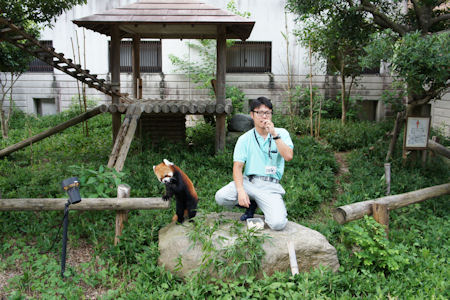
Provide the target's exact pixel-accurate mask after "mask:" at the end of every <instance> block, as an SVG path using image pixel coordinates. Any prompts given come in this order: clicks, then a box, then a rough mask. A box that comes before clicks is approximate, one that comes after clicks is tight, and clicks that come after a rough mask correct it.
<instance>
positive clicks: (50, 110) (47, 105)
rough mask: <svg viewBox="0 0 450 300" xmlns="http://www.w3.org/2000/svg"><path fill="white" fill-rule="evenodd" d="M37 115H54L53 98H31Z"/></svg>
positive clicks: (54, 105)
mask: <svg viewBox="0 0 450 300" xmlns="http://www.w3.org/2000/svg"><path fill="white" fill-rule="evenodd" d="M33 100H34V108H35V111H36V114H37V115H38V116H48V115H56V104H55V98H33Z"/></svg>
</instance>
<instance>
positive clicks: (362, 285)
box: [0, 112, 450, 299]
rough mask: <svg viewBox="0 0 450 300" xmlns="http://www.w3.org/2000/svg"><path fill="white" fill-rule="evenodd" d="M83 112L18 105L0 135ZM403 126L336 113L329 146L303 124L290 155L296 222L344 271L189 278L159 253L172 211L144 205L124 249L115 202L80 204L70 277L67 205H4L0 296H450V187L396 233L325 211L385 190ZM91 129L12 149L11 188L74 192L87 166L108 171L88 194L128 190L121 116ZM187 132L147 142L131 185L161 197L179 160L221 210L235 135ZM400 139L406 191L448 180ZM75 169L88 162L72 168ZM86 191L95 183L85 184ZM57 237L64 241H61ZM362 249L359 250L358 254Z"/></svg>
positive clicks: (407, 214)
mask: <svg viewBox="0 0 450 300" xmlns="http://www.w3.org/2000/svg"><path fill="white" fill-rule="evenodd" d="M73 114H74V113H73V112H67V113H64V114H61V115H58V116H51V117H43V118H34V117H30V116H25V115H23V114H21V115H18V116H16V117H15V118H14V119H13V120H12V125H11V131H10V139H8V140H0V148H4V147H5V146H7V145H11V144H13V143H15V142H18V141H20V140H22V139H24V138H26V137H28V136H30V135H31V134H36V133H38V132H40V131H42V130H45V129H47V128H49V127H51V126H54V125H56V124H58V123H60V122H62V121H65V120H67V119H68V118H70V117H72V116H73ZM278 122H279V121H278ZM277 124H278V123H277ZM296 124H297V125H296V126H297V127H296V131H298V132H300V133H302V132H308V129H307V128H306V127H305V126H304V125H305V124H307V121H305V120H300V119H299V120H296ZM302 124H303V125H302ZM391 124H392V123H389V122H386V123H366V122H361V123H359V122H352V123H351V124H349V125H348V127H339V121H338V120H324V121H323V127H322V130H323V131H322V134H321V136H322V138H323V139H324V140H322V141H321V143H318V142H316V141H315V140H314V139H312V138H310V137H305V136H295V135H293V134H292V137H293V142H294V145H295V150H294V152H295V157H294V159H293V160H292V161H291V162H288V163H287V164H286V172H285V176H284V178H283V181H282V184H283V187H284V188H285V190H286V196H285V202H286V206H287V208H288V214H289V216H288V218H289V219H290V220H291V221H295V222H298V223H301V224H303V225H305V226H309V227H311V228H313V229H315V230H318V231H319V232H321V233H322V234H324V235H325V236H326V238H327V239H328V240H329V242H330V243H331V244H332V245H333V246H335V247H336V249H337V251H338V257H339V261H340V264H341V267H340V270H339V272H337V273H333V272H330V271H329V270H326V269H317V270H313V271H312V272H310V273H302V274H299V275H297V276H295V277H293V276H291V275H290V274H289V272H283V273H276V274H274V275H272V276H270V277H265V278H263V279H255V277H253V276H246V277H237V278H235V280H232V281H228V280H227V281H225V280H220V279H210V280H209V281H201V280H199V278H196V277H195V276H193V277H192V278H189V279H187V280H182V279H181V278H178V277H176V276H174V275H172V274H171V273H169V272H167V271H166V270H165V269H164V268H162V267H160V266H158V263H157V261H158V255H159V251H158V231H159V229H161V228H162V227H163V226H165V225H166V224H168V223H169V222H170V220H171V216H172V215H173V213H174V207H172V208H171V209H169V210H154V211H145V210H141V211H131V212H130V214H129V221H128V223H127V224H126V226H125V228H124V231H123V236H122V238H121V242H120V243H119V245H118V246H113V239H114V222H115V213H114V212H109V211H98V212H95V211H91V212H78V211H71V212H70V227H69V239H70V241H69V245H68V249H69V257H71V258H72V259H75V257H74V255H80V257H79V258H78V259H79V261H78V262H77V263H74V264H71V263H68V265H67V266H66V272H67V278H66V279H65V280H62V279H61V278H60V276H59V272H60V267H59V259H60V258H59V256H60V253H59V251H60V247H61V244H60V240H61V238H60V236H61V233H60V232H58V230H59V226H60V223H61V219H62V212H59V211H58V212H20V211H17V212H12V211H9V212H0V277H1V274H11V277H10V278H8V282H7V284H6V286H3V287H0V298H1V297H2V296H5V297H6V298H7V299H25V298H27V299H61V298H66V299H80V298H83V297H92V295H96V294H95V292H96V291H99V292H100V293H101V295H97V296H95V297H96V298H102V299H155V298H160V299H180V298H182V299H199V298H200V299H204V298H210V299H235V298H239V299H283V298H293V299H317V298H323V299H336V298H337V299H348V298H352V297H354V298H369V299H380V298H389V297H392V298H399V299H411V298H413V299H430V298H435V299H448V298H449V297H450V295H449V292H448V290H450V288H449V284H448V278H449V275H450V274H449V273H450V271H449V270H450V268H448V262H449V255H448V253H449V245H450V244H449V242H448V238H447V237H448V236H450V232H449V231H450V226H449V225H450V224H449V223H450V222H449V221H450V220H449V205H448V203H449V201H448V200H449V197H448V196H444V197H440V198H437V199H431V200H427V201H425V202H423V203H421V204H416V205H411V206H408V207H405V208H402V209H398V210H394V211H391V212H390V239H389V240H386V239H384V237H383V235H382V234H381V235H380V232H382V229H380V228H379V227H377V224H376V223H374V222H373V220H372V219H371V218H369V219H363V220H358V221H354V222H351V223H349V224H346V225H338V224H337V223H335V222H334V221H333V220H332V218H331V216H330V215H329V213H328V214H325V217H324V213H323V210H325V209H328V210H330V209H332V208H333V204H332V203H335V204H334V205H342V204H347V203H353V202H357V201H363V200H367V199H373V198H377V197H381V196H383V195H384V194H385V190H386V187H385V183H384V179H383V174H384V168H383V163H384V161H383V160H384V156H385V153H386V150H387V145H388V142H389V141H387V140H385V139H383V136H384V134H385V133H386V131H387V130H388V129H389V128H390V126H391ZM89 132H90V136H89V137H85V136H83V134H82V128H81V125H78V126H74V127H72V128H69V129H67V130H66V131H64V132H62V133H60V134H57V135H54V136H52V137H50V138H47V139H45V140H42V141H40V142H38V143H36V144H34V145H33V146H32V147H27V148H24V149H22V150H20V151H17V152H15V153H13V154H11V155H10V156H8V157H6V158H4V159H1V160H0V191H1V193H2V197H3V198H34V197H36V198H53V197H55V198H56V197H58V198H59V197H66V195H65V194H64V193H63V191H62V190H61V187H60V182H61V181H62V180H63V179H65V178H67V177H71V176H80V174H78V173H77V172H87V171H80V170H92V171H93V172H91V174H95V176H94V179H92V180H93V181H94V184H92V182H91V185H90V186H89V193H95V188H92V187H93V186H95V180H98V182H100V181H101V182H102V184H104V185H106V187H105V189H102V193H103V192H106V193H109V196H110V197H115V194H114V191H115V187H114V186H112V185H113V182H114V181H113V180H109V181H108V180H106V179H105V178H106V177H107V176H109V175H108V173H107V172H106V171H105V170H104V169H102V166H104V165H106V163H107V160H108V155H109V152H110V150H111V148H112V141H111V118H110V116H109V115H100V116H98V117H95V118H93V119H91V120H90V121H89ZM188 140H189V145H188V144H187V143H181V144H176V143H170V142H168V143H164V144H161V145H159V146H147V144H148V143H142V144H141V143H140V142H139V141H134V142H133V144H132V147H131V149H130V152H129V154H128V158H127V160H126V163H125V167H124V169H123V173H124V175H123V176H122V177H121V181H122V182H125V183H128V184H129V185H130V186H131V197H159V196H161V195H162V193H163V186H162V185H161V184H160V183H159V182H158V181H157V179H156V177H155V176H154V174H153V170H152V166H153V165H155V164H157V163H159V162H161V161H162V159H164V158H167V159H169V160H170V161H173V162H174V163H175V164H177V165H178V166H180V167H181V168H182V169H183V170H184V171H185V172H186V173H187V174H188V175H189V176H190V177H191V179H192V181H193V182H194V184H195V186H196V188H197V192H198V194H199V198H200V204H199V207H200V209H202V210H203V211H206V212H217V211H222V207H219V206H218V205H216V203H215V201H214V194H215V192H216V191H217V190H218V189H219V188H220V187H222V186H223V185H225V184H226V183H228V182H229V181H231V180H232V173H231V171H232V149H233V144H228V145H227V148H226V150H225V151H224V152H223V153H222V154H220V155H218V156H213V151H214V129H213V128H211V126H209V125H200V126H198V127H196V128H192V129H189V132H188ZM444 143H448V141H444ZM398 144H399V145H398V148H397V149H396V155H395V156H394V159H393V161H392V186H391V191H392V193H393V194H395V193H403V192H407V191H412V190H415V189H419V188H424V187H428V186H431V185H436V184H442V183H446V182H448V181H449V179H450V168H448V165H446V164H445V163H444V162H443V161H442V160H440V158H439V157H434V158H432V159H431V160H430V161H429V162H428V163H427V164H426V165H425V166H424V167H422V166H421V165H420V164H415V163H413V162H409V163H407V164H406V165H403V164H402V161H401V158H400V157H399V154H400V148H399V147H400V145H401V141H399V143H398ZM141 146H144V147H141ZM141 148H143V149H144V150H141ZM344 149H345V150H352V152H351V154H350V155H349V156H348V163H349V169H350V172H349V174H347V175H345V178H343V179H342V180H341V184H342V188H343V190H344V192H343V193H342V194H340V195H337V194H336V192H335V191H336V184H335V174H336V173H337V170H338V165H337V163H336V162H335V160H334V157H333V151H335V150H344ZM72 165H76V166H78V167H76V168H70V166H72ZM95 178H96V179H95ZM104 179H105V180H104ZM85 189H88V185H86V186H85ZM81 191H82V193H84V191H83V186H81ZM330 206H331V207H330ZM236 210H237V209H236ZM55 239H56V240H57V241H58V242H57V243H56V245H55V246H54V247H53V248H52V249H51V250H49V248H50V246H51V245H52V243H53V241H54V240H55ZM355 249H359V250H358V251H359V252H358V253H355V252H353V251H355ZM82 250H84V251H85V252H86V251H87V253H85V252H83V251H82ZM70 251H74V252H70ZM71 255H72V256H71ZM381 257H383V259H381Z"/></svg>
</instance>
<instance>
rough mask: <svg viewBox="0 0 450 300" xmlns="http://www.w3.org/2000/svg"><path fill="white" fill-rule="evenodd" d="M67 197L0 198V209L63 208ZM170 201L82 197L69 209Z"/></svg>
mask: <svg viewBox="0 0 450 300" xmlns="http://www.w3.org/2000/svg"><path fill="white" fill-rule="evenodd" d="M66 202H67V198H24V199H20V198H17V199H0V211H12V210H32V211H39V210H64V205H65V204H66ZM169 207H170V201H164V200H162V198H82V199H81V202H79V203H77V204H73V205H71V206H70V210H135V209H167V208H169Z"/></svg>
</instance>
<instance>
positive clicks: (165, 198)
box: [162, 195, 170, 201]
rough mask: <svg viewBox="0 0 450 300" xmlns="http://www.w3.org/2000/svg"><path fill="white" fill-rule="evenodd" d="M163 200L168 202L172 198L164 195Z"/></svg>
mask: <svg viewBox="0 0 450 300" xmlns="http://www.w3.org/2000/svg"><path fill="white" fill-rule="evenodd" d="M162 199H163V200H164V201H168V200H169V199H170V197H169V196H167V195H164V196H162Z"/></svg>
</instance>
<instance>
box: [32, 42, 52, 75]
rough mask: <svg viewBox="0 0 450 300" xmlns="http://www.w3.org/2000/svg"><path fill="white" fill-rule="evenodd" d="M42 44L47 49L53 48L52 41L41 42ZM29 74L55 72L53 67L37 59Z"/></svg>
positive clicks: (33, 62)
mask: <svg viewBox="0 0 450 300" xmlns="http://www.w3.org/2000/svg"><path fill="white" fill-rule="evenodd" d="M40 43H41V44H42V45H44V46H47V47H53V42H52V41H40ZM28 72H53V67H52V66H50V65H49V64H47V63H46V62H43V61H42V60H40V59H39V58H35V59H34V60H33V61H32V62H31V63H30V66H29V67H28Z"/></svg>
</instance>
